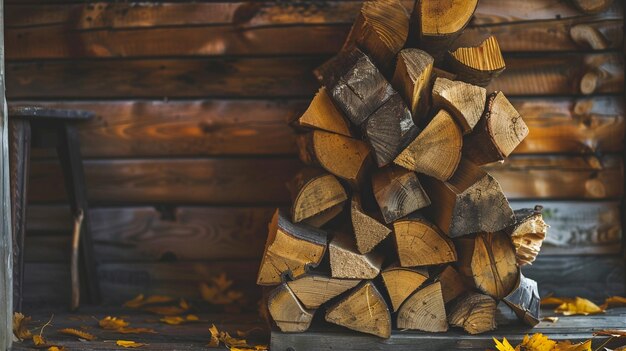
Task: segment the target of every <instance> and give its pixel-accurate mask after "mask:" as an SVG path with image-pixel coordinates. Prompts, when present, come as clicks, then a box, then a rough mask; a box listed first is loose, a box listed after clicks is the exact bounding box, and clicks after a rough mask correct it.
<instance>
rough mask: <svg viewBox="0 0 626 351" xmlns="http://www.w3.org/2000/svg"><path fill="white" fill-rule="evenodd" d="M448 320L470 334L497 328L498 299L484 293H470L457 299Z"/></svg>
mask: <svg viewBox="0 0 626 351" xmlns="http://www.w3.org/2000/svg"><path fill="white" fill-rule="evenodd" d="M450 311H451V312H450V315H449V316H448V321H449V322H450V324H451V325H453V326H455V327H461V328H463V329H465V331H466V332H468V333H470V334H480V333H484V332H487V331H490V330H494V329H496V300H494V299H492V298H491V297H489V296H487V295H483V294H477V293H468V294H466V295H464V296H463V297H461V298H460V299H459V300H457V301H456V302H455V303H454V305H453V306H452V308H451V310H450Z"/></svg>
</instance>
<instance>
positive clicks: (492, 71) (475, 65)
mask: <svg viewBox="0 0 626 351" xmlns="http://www.w3.org/2000/svg"><path fill="white" fill-rule="evenodd" d="M448 66H449V67H450V70H451V71H452V72H454V73H456V75H457V79H458V80H462V81H464V82H468V83H471V84H475V85H479V86H482V87H484V86H487V85H488V84H489V82H491V80H492V79H493V78H495V77H497V76H499V75H500V73H502V72H503V71H504V69H505V68H506V66H505V64H504V58H502V52H500V45H498V40H497V39H496V37H494V36H493V35H492V36H490V37H489V38H487V39H485V40H484V41H483V42H482V43H480V45H478V46H475V47H461V48H458V49H456V50H454V51H452V52H450V54H449V55H448Z"/></svg>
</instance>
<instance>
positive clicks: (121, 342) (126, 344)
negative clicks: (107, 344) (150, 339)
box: [115, 340, 148, 349]
mask: <svg viewBox="0 0 626 351" xmlns="http://www.w3.org/2000/svg"><path fill="white" fill-rule="evenodd" d="M115 344H116V345H117V346H121V347H126V348H133V349H134V348H137V347H142V346H146V345H148V344H144V343H141V342H134V341H130V340H117V341H116V342H115Z"/></svg>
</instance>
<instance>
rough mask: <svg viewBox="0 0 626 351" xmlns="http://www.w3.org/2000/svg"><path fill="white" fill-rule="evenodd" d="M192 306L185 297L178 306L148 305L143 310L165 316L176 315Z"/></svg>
mask: <svg viewBox="0 0 626 351" xmlns="http://www.w3.org/2000/svg"><path fill="white" fill-rule="evenodd" d="M189 308H190V306H189V303H187V301H185V299H181V300H180V302H179V303H178V306H148V307H144V308H143V310H144V311H146V312H151V313H154V314H160V315H163V316H176V315H180V314H183V313H185V312H186V311H187V310H188V309H189Z"/></svg>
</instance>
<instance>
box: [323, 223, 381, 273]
mask: <svg viewBox="0 0 626 351" xmlns="http://www.w3.org/2000/svg"><path fill="white" fill-rule="evenodd" d="M328 252H329V253H330V270H331V273H332V277H333V278H348V279H374V278H376V276H377V275H378V273H379V272H380V267H381V266H382V264H383V260H384V257H383V256H382V255H380V254H378V253H376V252H370V253H367V254H365V255H363V254H361V253H359V251H358V249H357V247H356V243H355V241H354V239H353V238H351V237H350V235H348V234H345V233H337V234H336V235H335V237H334V238H333V240H332V241H331V242H330V244H329V245H328Z"/></svg>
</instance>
